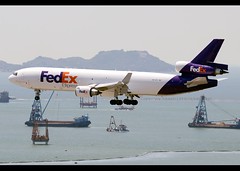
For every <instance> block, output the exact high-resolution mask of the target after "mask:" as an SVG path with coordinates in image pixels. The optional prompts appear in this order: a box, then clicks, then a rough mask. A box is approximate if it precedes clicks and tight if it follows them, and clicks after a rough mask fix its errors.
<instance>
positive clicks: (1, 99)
mask: <svg viewBox="0 0 240 171" xmlns="http://www.w3.org/2000/svg"><path fill="white" fill-rule="evenodd" d="M9 99H10V97H9V93H8V91H2V92H0V103H8V102H9Z"/></svg>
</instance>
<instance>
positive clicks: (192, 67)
mask: <svg viewBox="0 0 240 171" xmlns="http://www.w3.org/2000/svg"><path fill="white" fill-rule="evenodd" d="M190 71H191V72H199V73H205V72H206V69H205V68H203V67H197V68H194V66H191V67H190Z"/></svg>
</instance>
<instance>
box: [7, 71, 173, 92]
mask: <svg viewBox="0 0 240 171" xmlns="http://www.w3.org/2000/svg"><path fill="white" fill-rule="evenodd" d="M128 73H132V76H131V79H130V81H129V83H128V84H127V85H128V88H129V91H131V93H133V94H138V95H158V92H159V90H160V89H161V88H162V87H163V86H164V85H165V84H166V83H167V82H168V81H169V80H171V79H172V78H173V77H174V76H175V75H174V74H164V73H154V72H138V71H116V70H94V69H73V68H51V67H31V68H25V69H20V70H18V71H15V72H14V73H13V74H12V75H10V76H9V80H10V81H11V82H13V83H14V84H17V85H20V86H22V87H26V88H30V89H39V90H57V91H75V89H76V87H77V86H88V85H92V84H104V83H112V82H118V81H122V80H123V79H124V77H125V76H126V75H127V74H128ZM103 95H104V94H103Z"/></svg>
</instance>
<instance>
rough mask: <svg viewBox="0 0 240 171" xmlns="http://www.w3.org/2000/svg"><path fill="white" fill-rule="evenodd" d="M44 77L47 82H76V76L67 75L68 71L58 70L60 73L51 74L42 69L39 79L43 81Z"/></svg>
mask: <svg viewBox="0 0 240 171" xmlns="http://www.w3.org/2000/svg"><path fill="white" fill-rule="evenodd" d="M44 78H46V81H47V82H49V83H52V82H55V83H76V84H77V81H76V78H77V76H71V75H69V72H60V75H52V74H48V71H42V73H41V76H40V81H41V82H43V81H44Z"/></svg>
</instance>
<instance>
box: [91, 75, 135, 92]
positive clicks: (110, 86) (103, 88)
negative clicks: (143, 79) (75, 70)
mask: <svg viewBox="0 0 240 171" xmlns="http://www.w3.org/2000/svg"><path fill="white" fill-rule="evenodd" d="M131 76H132V73H128V74H127V75H126V76H125V77H124V78H123V80H122V81H118V82H112V83H103V84H97V85H94V86H93V87H94V88H95V89H97V90H99V91H107V90H110V89H111V90H112V89H114V90H118V89H119V88H123V87H124V86H127V84H128V83H129V81H130V79H131ZM119 93H125V92H119Z"/></svg>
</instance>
